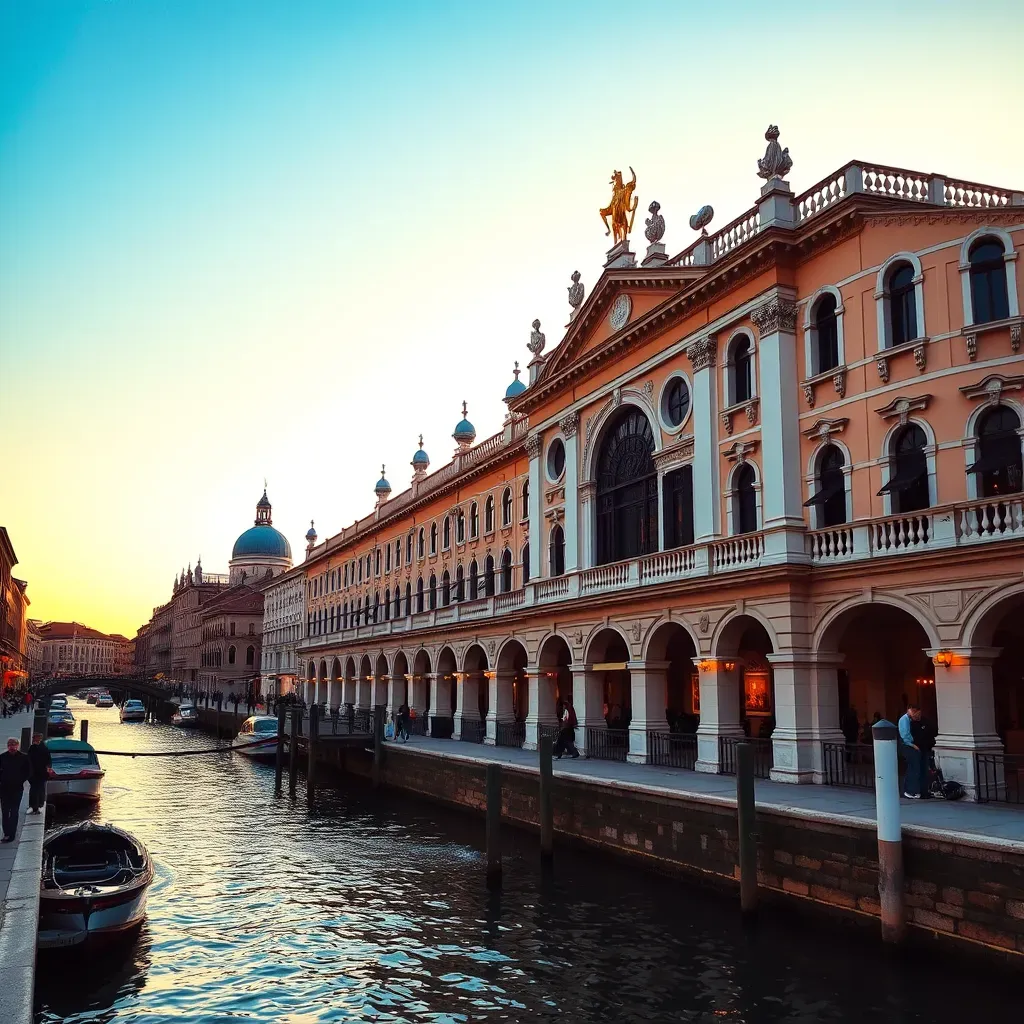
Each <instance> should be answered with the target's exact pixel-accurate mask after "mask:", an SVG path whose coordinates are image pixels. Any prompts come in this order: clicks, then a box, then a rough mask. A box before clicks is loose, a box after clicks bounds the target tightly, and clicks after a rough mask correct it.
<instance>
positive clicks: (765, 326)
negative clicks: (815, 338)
mask: <svg viewBox="0 0 1024 1024" xmlns="http://www.w3.org/2000/svg"><path fill="white" fill-rule="evenodd" d="M750 318H751V320H753V321H754V326H755V327H757V330H758V334H759V335H760V341H759V342H758V358H757V367H758V380H759V387H758V389H757V392H758V395H759V402H758V410H759V415H760V417H761V509H762V515H763V519H764V521H763V523H762V524H761V525H762V528H763V530H764V534H765V556H764V560H765V561H766V562H788V561H807V557H808V556H807V554H806V552H805V550H804V526H805V524H804V509H803V495H802V492H801V479H802V477H801V468H800V419H799V412H800V391H799V389H800V383H799V382H800V374H799V370H798V365H797V357H796V304H795V303H794V302H792V301H791V300H790V299H788V298H783V297H782V296H778V295H777V296H775V297H773V298H771V299H769V300H768V301H767V302H765V303H763V304H762V305H760V306H758V307H757V308H756V309H755V310H754V311H753V312H752V313H751V314H750Z"/></svg>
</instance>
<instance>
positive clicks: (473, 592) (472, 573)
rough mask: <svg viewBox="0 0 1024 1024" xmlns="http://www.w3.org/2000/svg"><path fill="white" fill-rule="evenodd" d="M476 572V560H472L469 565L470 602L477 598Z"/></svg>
mask: <svg viewBox="0 0 1024 1024" xmlns="http://www.w3.org/2000/svg"><path fill="white" fill-rule="evenodd" d="M477 572H478V569H477V564H476V559H475V558H474V559H473V561H472V562H470V563H469V599H470V601H475V600H476V597H477Z"/></svg>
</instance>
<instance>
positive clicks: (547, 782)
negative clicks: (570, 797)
mask: <svg viewBox="0 0 1024 1024" xmlns="http://www.w3.org/2000/svg"><path fill="white" fill-rule="evenodd" d="M553 747H554V743H553V742H552V740H551V737H550V736H543V737H541V741H540V855H541V857H542V858H544V859H545V860H550V859H551V856H552V854H553V853H554V846H555V814H554V802H553V800H552V793H551V788H552V786H553V785H554V773H553V771H552V764H551V754H552V748H553Z"/></svg>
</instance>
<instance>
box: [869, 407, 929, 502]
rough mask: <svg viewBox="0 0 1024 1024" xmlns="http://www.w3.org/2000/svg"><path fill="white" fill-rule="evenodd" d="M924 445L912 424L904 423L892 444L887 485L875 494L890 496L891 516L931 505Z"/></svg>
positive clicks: (924, 440)
mask: <svg viewBox="0 0 1024 1024" xmlns="http://www.w3.org/2000/svg"><path fill="white" fill-rule="evenodd" d="M927 443H928V439H927V438H926V437H925V434H924V431H923V430H922V429H921V428H920V427H919V426H918V425H917V424H916V423H908V424H907V425H906V426H905V427H903V429H902V430H900V432H899V433H898V434H897V435H896V436H895V437H894V438H893V440H892V447H891V450H890V472H889V482H888V483H887V484H886V485H885V486H884V487H883V488H882V489H881V490H880V491H879V492H878V493H879V494H888V495H890V497H891V498H892V511H893V513H894V514H899V515H905V514H906V513H908V512H919V511H920V510H921V509H924V508H928V506H929V505H930V504H931V502H930V501H929V498H928V462H927V460H926V458H925V452H924V449H925V445H926V444H927Z"/></svg>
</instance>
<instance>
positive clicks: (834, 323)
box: [814, 292, 839, 373]
mask: <svg viewBox="0 0 1024 1024" xmlns="http://www.w3.org/2000/svg"><path fill="white" fill-rule="evenodd" d="M837 308H838V304H837V303H836V297H835V296H834V295H833V294H832V293H831V292H826V293H825V294H824V295H822V297H821V298H820V299H818V301H817V302H816V303H815V304H814V331H815V335H816V337H815V353H814V354H815V357H816V359H817V365H816V366H815V367H814V372H815V373H826V372H827V371H828V370H834V369H835V368H836V367H837V366H838V365H839V320H838V318H837V317H836V309H837Z"/></svg>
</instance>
